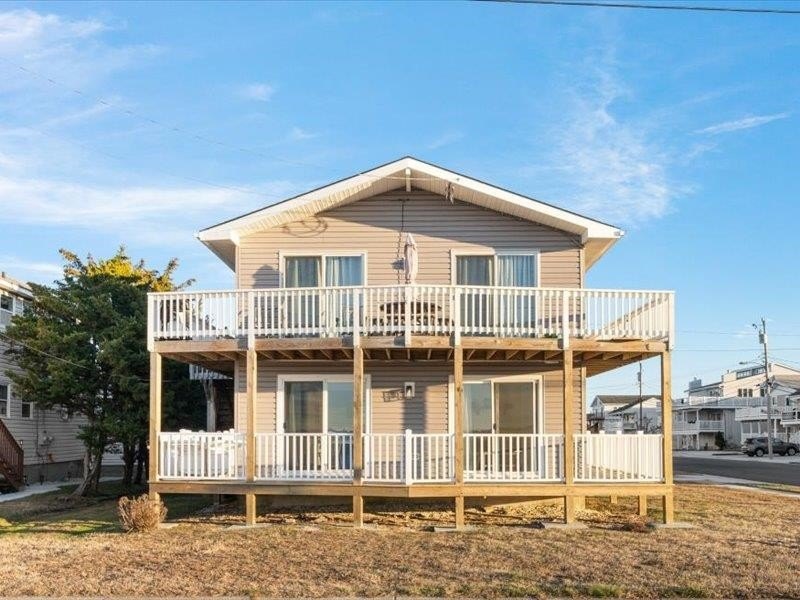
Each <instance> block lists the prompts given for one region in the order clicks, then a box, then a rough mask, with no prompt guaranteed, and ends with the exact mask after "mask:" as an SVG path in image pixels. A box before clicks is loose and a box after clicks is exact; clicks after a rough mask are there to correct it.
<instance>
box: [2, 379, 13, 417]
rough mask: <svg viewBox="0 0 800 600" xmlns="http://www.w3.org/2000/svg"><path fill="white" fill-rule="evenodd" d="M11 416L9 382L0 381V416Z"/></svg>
mask: <svg viewBox="0 0 800 600" xmlns="http://www.w3.org/2000/svg"><path fill="white" fill-rule="evenodd" d="M10 416H11V384H10V383H0V417H5V418H9V417H10Z"/></svg>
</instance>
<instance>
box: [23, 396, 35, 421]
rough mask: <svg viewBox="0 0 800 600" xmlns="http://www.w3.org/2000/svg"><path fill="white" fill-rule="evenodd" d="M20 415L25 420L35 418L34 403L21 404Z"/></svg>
mask: <svg viewBox="0 0 800 600" xmlns="http://www.w3.org/2000/svg"><path fill="white" fill-rule="evenodd" d="M20 415H21V416H22V418H23V419H32V418H33V402H25V401H24V400H23V401H22V402H20Z"/></svg>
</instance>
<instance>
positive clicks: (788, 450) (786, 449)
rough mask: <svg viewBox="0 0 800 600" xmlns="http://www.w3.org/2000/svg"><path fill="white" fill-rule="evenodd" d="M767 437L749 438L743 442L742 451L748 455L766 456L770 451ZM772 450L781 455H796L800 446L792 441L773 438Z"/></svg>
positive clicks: (799, 450)
mask: <svg viewBox="0 0 800 600" xmlns="http://www.w3.org/2000/svg"><path fill="white" fill-rule="evenodd" d="M768 451H769V450H768V447H767V438H766V437H757V438H747V439H746V440H745V441H744V444H742V452H744V453H745V454H747V456H764V455H765V454H766V453H767V452H768ZM772 452H773V453H774V454H780V455H781V456H786V455H787V454H788V455H789V456H794V455H795V454H797V453H798V452H800V446H798V445H797V444H794V443H792V442H784V441H783V440H780V439H778V438H772Z"/></svg>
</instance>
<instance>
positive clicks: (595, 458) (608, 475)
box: [574, 433, 664, 482]
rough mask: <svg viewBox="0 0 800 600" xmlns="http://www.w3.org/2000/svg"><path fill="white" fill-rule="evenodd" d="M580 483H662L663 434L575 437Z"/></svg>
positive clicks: (584, 434) (576, 475)
mask: <svg viewBox="0 0 800 600" xmlns="http://www.w3.org/2000/svg"><path fill="white" fill-rule="evenodd" d="M574 443H575V481H576V482H625V481H628V482H632V481H662V480H663V478H664V471H663V448H664V446H663V436H662V435H661V434H645V433H636V434H621V433H620V434H608V435H607V434H604V433H583V434H578V435H576V436H575V437H574Z"/></svg>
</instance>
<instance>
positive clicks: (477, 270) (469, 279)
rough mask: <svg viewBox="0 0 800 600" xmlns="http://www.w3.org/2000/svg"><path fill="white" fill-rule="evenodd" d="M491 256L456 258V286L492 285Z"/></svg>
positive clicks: (492, 269)
mask: <svg viewBox="0 0 800 600" xmlns="http://www.w3.org/2000/svg"><path fill="white" fill-rule="evenodd" d="M493 259H494V257H492V256H457V257H456V284H458V285H492V280H493V279H494V277H493V271H494V268H493V267H494V265H493Z"/></svg>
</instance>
